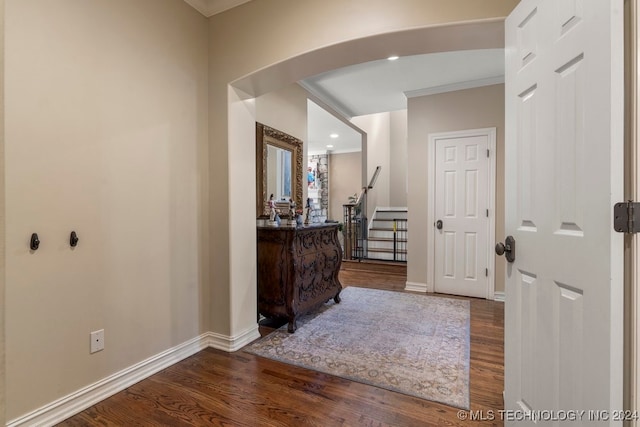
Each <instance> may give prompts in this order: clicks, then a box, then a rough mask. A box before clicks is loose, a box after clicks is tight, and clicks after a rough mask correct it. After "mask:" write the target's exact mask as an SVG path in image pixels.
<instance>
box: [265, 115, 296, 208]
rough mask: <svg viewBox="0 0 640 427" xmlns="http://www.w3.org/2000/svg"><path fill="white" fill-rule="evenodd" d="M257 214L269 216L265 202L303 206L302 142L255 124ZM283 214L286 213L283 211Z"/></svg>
mask: <svg viewBox="0 0 640 427" xmlns="http://www.w3.org/2000/svg"><path fill="white" fill-rule="evenodd" d="M256 174H257V176H256V214H257V216H258V217H260V216H263V217H264V216H268V214H269V213H268V205H269V203H268V200H269V196H270V195H271V194H273V197H274V200H275V201H276V202H282V203H283V204H285V203H286V204H287V206H288V202H289V199H293V201H294V202H295V203H296V205H297V206H299V207H301V206H302V141H301V140H300V139H298V138H295V137H293V136H291V135H287V134H286V133H284V132H280V131H278V130H276V129H273V128H270V127H268V126H265V125H263V124H261V123H256ZM283 213H285V212H283Z"/></svg>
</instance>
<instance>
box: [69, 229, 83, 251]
mask: <svg viewBox="0 0 640 427" xmlns="http://www.w3.org/2000/svg"><path fill="white" fill-rule="evenodd" d="M78 240H80V239H78V235H77V234H76V232H75V231H72V232H71V235H70V236H69V244H70V245H71V247H72V248H75V247H76V246H78Z"/></svg>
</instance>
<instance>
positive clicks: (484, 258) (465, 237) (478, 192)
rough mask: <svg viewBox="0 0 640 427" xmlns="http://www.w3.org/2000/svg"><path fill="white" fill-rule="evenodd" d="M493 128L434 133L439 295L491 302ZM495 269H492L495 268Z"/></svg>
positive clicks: (435, 254) (436, 275) (436, 283)
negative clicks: (460, 296)
mask: <svg viewBox="0 0 640 427" xmlns="http://www.w3.org/2000/svg"><path fill="white" fill-rule="evenodd" d="M491 138H493V139H494V140H495V132H494V130H493V129H491V130H478V131H465V132H453V133H444V134H436V135H431V138H430V143H431V144H435V250H434V256H435V280H434V287H435V291H436V292H440V293H445V294H454V295H465V296H470V297H480V298H487V297H488V291H489V268H490V266H489V262H490V260H493V254H492V253H491V256H489V254H490V252H489V231H490V223H489V213H490V210H491V211H492V210H493V205H492V204H491V203H490V198H489V181H490V180H489V156H490V151H489V146H490V140H491ZM491 269H493V266H491Z"/></svg>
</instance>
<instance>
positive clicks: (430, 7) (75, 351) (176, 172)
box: [4, 0, 517, 419]
mask: <svg viewBox="0 0 640 427" xmlns="http://www.w3.org/2000/svg"><path fill="white" fill-rule="evenodd" d="M516 3H517V0H451V1H447V2H442V1H440V0H398V1H394V2H389V1H387V0H351V1H350V2H349V7H345V4H344V1H343V0H324V1H314V2H311V1H309V2H300V1H299V0H254V1H251V2H249V3H246V4H244V5H242V6H240V7H237V8H234V9H231V10H229V11H227V12H225V13H222V14H220V15H216V16H214V17H212V18H210V19H209V20H207V19H205V18H203V17H202V16H201V15H199V14H198V13H197V12H195V11H194V10H193V9H191V8H190V7H189V6H188V5H187V4H186V3H185V2H183V1H182V0H162V1H158V0H136V1H130V0H93V1H91V2H87V1H85V0H55V1H53V0H8V1H7V7H6V28H5V31H6V44H5V45H6V67H5V76H4V77H5V81H6V89H7V90H6V95H5V105H6V107H5V108H6V109H5V114H6V123H7V127H6V129H5V136H6V141H5V159H6V165H7V166H6V170H5V176H6V186H5V188H6V194H5V198H6V200H5V202H6V206H5V212H6V238H5V239H4V240H5V243H6V307H5V308H6V309H5V316H6V361H7V365H6V366H7V375H6V386H7V388H6V390H7V396H8V398H7V418H9V419H12V418H14V417H16V416H18V415H20V414H22V413H24V412H26V411H29V410H31V409H34V408H36V407H39V406H40V405H43V404H46V403H49V402H51V401H53V400H55V399H58V398H60V397H62V396H64V395H66V394H67V393H69V392H72V391H75V390H77V389H79V388H81V387H84V386H87V385H88V384H91V383H93V382H95V381H97V380H98V379H101V378H104V377H105V376H106V375H109V374H111V373H114V372H117V371H119V370H121V369H123V368H125V367H128V366H130V365H132V364H134V363H137V362H140V361H141V360H143V359H145V358H147V357H149V356H151V355H156V354H158V353H160V352H161V351H164V350H166V349H168V348H171V347H172V346H174V345H176V344H179V343H182V342H184V341H186V340H188V339H189V338H192V337H194V336H196V335H198V334H199V333H201V332H203V331H207V330H211V331H213V332H215V333H218V335H217V336H218V337H220V338H221V339H224V338H225V337H226V338H228V339H229V341H230V343H233V341H234V340H235V339H236V338H237V337H241V336H242V335H243V334H244V333H246V332H247V331H250V330H255V326H256V319H255V302H256V295H255V286H256V266H255V260H254V259H252V258H251V257H249V258H247V256H246V254H247V253H255V227H254V225H255V209H254V200H255V194H254V191H255V160H254V159H255V157H253V156H250V155H247V153H252V152H253V150H254V147H255V132H254V124H255V119H256V111H255V102H254V100H253V99H252V98H253V97H254V96H258V95H261V94H265V93H268V92H271V91H273V90H276V89H279V88H282V87H285V86H287V85H288V84H291V83H294V82H296V81H298V80H299V79H301V78H303V77H306V76H309V75H312V74H316V73H318V72H321V71H325V70H329V69H333V68H336V67H339V66H344V65H350V64H354V63H359V62H363V61H368V60H373V59H379V58H384V57H386V56H387V55H388V54H389V50H393V51H394V52H395V53H398V54H400V55H409V54H415V53H428V52H437V51H442V50H451V49H474V48H493V47H501V46H502V43H503V32H502V28H503V24H502V18H503V17H504V16H506V15H507V14H508V13H509V12H510V11H511V9H512V8H513V7H514V5H515V4H516ZM474 20H480V21H481V22H480V21H479V22H477V23H462V24H457V25H453V26H449V25H447V26H443V25H442V24H446V23H451V22H458V23H460V22H466V21H474ZM328 22H330V23H331V25H330V26H328V25H327V23H328ZM258 70H259V71H258ZM232 82H233V84H234V86H235V88H230V87H229V86H228V85H229V84H230V83H232ZM71 229H75V230H76V231H77V232H78V233H79V236H80V239H81V240H80V245H79V246H78V248H76V249H75V250H70V249H69V247H68V245H67V243H66V242H67V239H68V234H69V232H70V230H71ZM34 231H36V232H38V233H39V234H40V238H41V240H42V244H41V249H40V250H39V251H37V252H36V253H29V251H28V249H27V244H28V239H29V235H30V234H31V233H32V232H34ZM99 328H105V333H106V340H105V341H106V349H105V350H104V351H103V352H100V353H96V354H94V355H89V354H88V346H89V343H88V340H89V339H88V335H89V332H90V331H92V330H96V329H99Z"/></svg>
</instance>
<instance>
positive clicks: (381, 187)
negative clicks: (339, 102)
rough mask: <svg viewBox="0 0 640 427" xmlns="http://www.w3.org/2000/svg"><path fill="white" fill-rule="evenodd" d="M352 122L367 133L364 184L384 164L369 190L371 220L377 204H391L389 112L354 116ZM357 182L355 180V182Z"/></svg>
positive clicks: (368, 205)
mask: <svg viewBox="0 0 640 427" xmlns="http://www.w3.org/2000/svg"><path fill="white" fill-rule="evenodd" d="M351 122H353V124H354V125H356V126H358V127H359V128H360V129H362V130H363V131H365V132H366V133H367V150H366V153H367V154H366V155H367V177H366V182H365V183H364V185H368V184H369V182H370V181H371V178H373V174H374V173H375V171H376V167H378V166H382V169H381V170H380V174H379V175H378V179H377V180H376V183H375V185H374V187H373V189H370V190H368V191H367V218H368V220H369V221H371V218H373V212H374V210H375V208H376V206H381V207H388V206H389V180H390V174H391V168H390V167H389V165H390V162H389V146H390V141H391V139H390V134H389V132H390V121H389V113H378V114H368V115H366V116H359V117H354V118H352V119H351ZM356 182H357V181H354V184H355V183H356ZM358 190H360V188H358Z"/></svg>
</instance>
